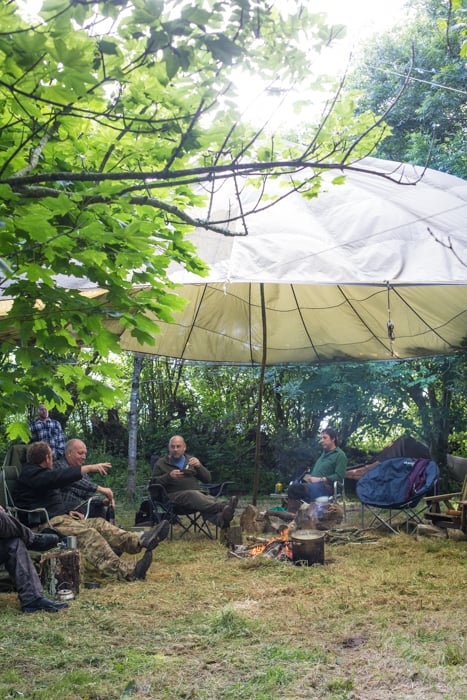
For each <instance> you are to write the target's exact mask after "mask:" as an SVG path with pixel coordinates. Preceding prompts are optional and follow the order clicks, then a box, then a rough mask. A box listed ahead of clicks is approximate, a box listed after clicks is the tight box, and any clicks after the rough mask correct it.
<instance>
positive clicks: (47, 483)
mask: <svg viewBox="0 0 467 700" xmlns="http://www.w3.org/2000/svg"><path fill="white" fill-rule="evenodd" d="M79 479H81V469H76V467H64V468H63V469H44V468H42V467H39V466H37V464H25V465H24V467H23V468H22V470H21V472H20V475H19V477H18V480H17V482H16V489H15V493H14V501H15V505H17V506H18V508H45V509H46V510H47V512H48V514H49V518H54V517H55V516H56V515H65V513H68V510H69V507H68V506H67V505H66V504H65V502H64V500H63V496H62V493H61V491H60V489H61V488H62V487H63V486H67V485H68V484H72V483H73V482H74V481H78V480H79Z"/></svg>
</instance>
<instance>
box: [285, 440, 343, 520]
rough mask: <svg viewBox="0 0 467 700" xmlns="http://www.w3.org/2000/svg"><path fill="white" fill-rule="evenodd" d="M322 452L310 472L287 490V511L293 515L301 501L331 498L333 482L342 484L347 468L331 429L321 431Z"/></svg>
mask: <svg viewBox="0 0 467 700" xmlns="http://www.w3.org/2000/svg"><path fill="white" fill-rule="evenodd" d="M320 442H321V447H322V448H323V452H322V453H321V456H320V457H318V459H317V460H316V462H315V464H314V466H313V469H312V470H311V472H306V473H305V474H304V475H303V476H302V478H301V480H300V482H298V483H297V482H292V483H291V484H290V486H289V490H288V493H287V495H288V506H287V510H289V511H290V512H291V513H295V512H296V511H297V510H298V508H299V507H300V502H301V501H306V502H307V503H311V501H316V499H317V498H321V497H323V496H332V495H333V493H334V482H335V481H339V482H341V483H343V481H344V477H345V470H346V468H347V457H346V455H345V452H343V450H341V448H340V447H338V446H337V434H336V432H335V430H333V429H332V428H325V429H324V430H322V431H321V439H320Z"/></svg>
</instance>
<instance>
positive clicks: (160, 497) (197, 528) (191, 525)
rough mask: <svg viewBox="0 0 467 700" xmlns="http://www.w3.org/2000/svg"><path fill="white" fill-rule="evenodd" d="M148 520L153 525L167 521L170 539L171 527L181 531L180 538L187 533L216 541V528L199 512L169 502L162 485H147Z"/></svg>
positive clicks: (152, 483) (171, 535)
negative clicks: (177, 527) (149, 519)
mask: <svg viewBox="0 0 467 700" xmlns="http://www.w3.org/2000/svg"><path fill="white" fill-rule="evenodd" d="M149 506H150V518H151V521H152V523H153V524H154V525H156V524H158V523H160V522H162V520H167V522H168V523H169V524H170V538H171V539H172V537H173V526H174V525H178V526H179V527H180V529H181V534H180V537H184V536H185V535H186V534H187V533H188V532H193V533H201V534H203V535H205V536H206V537H207V538H208V539H210V540H214V539H217V535H218V527H217V525H214V524H213V523H209V521H208V520H206V518H205V517H204V515H203V514H202V513H200V512H199V511H192V510H187V509H185V508H181V507H180V506H179V505H177V504H176V503H174V502H173V501H171V500H170V496H169V494H168V493H167V491H166V489H165V487H164V486H162V484H157V483H154V482H151V483H150V484H149Z"/></svg>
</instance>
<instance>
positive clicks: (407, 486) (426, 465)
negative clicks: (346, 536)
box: [356, 457, 439, 533]
mask: <svg viewBox="0 0 467 700" xmlns="http://www.w3.org/2000/svg"><path fill="white" fill-rule="evenodd" d="M438 480H439V469H438V465H437V464H436V462H433V460H430V459H421V458H418V459H416V458H413V457H401V458H396V459H388V460H386V461H384V462H380V463H379V464H377V465H376V466H374V467H372V468H371V469H370V470H369V471H367V472H366V474H364V475H363V476H362V477H361V478H360V479H359V481H358V482H357V489H356V490H357V496H358V498H359V499H360V503H361V505H362V528H364V527H365V514H366V512H369V513H370V514H371V522H370V524H369V525H368V526H367V527H369V528H371V527H375V526H376V527H378V526H379V525H383V526H384V527H387V528H388V529H389V530H390V531H391V532H393V533H397V532H398V531H399V530H398V528H399V527H400V525H401V524H402V525H405V530H406V532H409V530H410V528H411V527H413V526H416V525H418V524H420V523H422V522H423V518H422V515H423V513H424V512H425V510H426V503H425V502H424V501H423V497H424V496H425V495H427V494H429V493H433V492H435V491H436V489H437V484H438ZM420 503H421V506H420Z"/></svg>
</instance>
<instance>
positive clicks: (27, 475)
mask: <svg viewBox="0 0 467 700" xmlns="http://www.w3.org/2000/svg"><path fill="white" fill-rule="evenodd" d="M109 467H110V464H109V463H102V464H86V465H83V466H82V467H81V468H76V467H63V468H62V469H54V468H53V457H52V450H51V449H50V447H49V445H48V444H47V443H45V442H35V443H32V444H31V445H29V447H28V451H27V464H25V465H24V467H23V469H22V471H21V473H20V475H19V477H18V482H17V489H16V498H15V503H16V505H17V506H18V507H22V508H45V509H46V510H47V512H48V514H49V519H50V524H51V526H52V527H53V529H54V530H55V531H56V532H58V534H59V535H62V536H65V535H75V536H76V540H77V544H78V549H79V550H80V551H81V552H82V554H83V556H84V557H85V558H86V559H87V560H88V562H89V563H90V564H92V565H93V566H94V567H96V569H98V570H99V571H100V572H101V573H102V574H104V575H105V576H112V577H113V578H116V579H118V580H125V581H134V580H135V579H139V580H142V579H144V578H145V577H146V572H147V570H148V569H149V567H150V565H151V563H152V552H153V549H155V547H157V545H158V544H159V542H161V541H162V540H164V539H165V538H166V537H167V535H168V533H169V529H170V528H169V524H168V523H167V522H165V521H164V522H162V523H160V524H159V525H158V526H156V527H155V528H153V529H152V530H151V531H149V532H144V533H143V534H142V535H138V534H137V533H135V532H127V531H126V530H121V529H120V528H118V527H115V525H111V524H110V523H109V522H107V521H106V520H104V519H103V518H88V519H87V520H84V516H83V515H82V514H81V513H77V512H76V511H69V510H68V508H67V506H66V504H65V503H64V501H63V497H62V494H61V491H60V489H61V488H62V487H63V486H66V485H67V484H71V483H73V482H75V481H78V480H79V479H81V477H82V476H83V474H87V473H89V472H97V473H99V474H106V473H107V469H108V468H109ZM143 548H144V549H146V552H145V553H144V555H143V557H142V558H141V559H139V561H137V562H136V565H135V564H133V563H132V562H131V561H125V560H123V559H120V558H119V557H118V556H117V555H116V553H115V551H114V549H118V550H120V551H122V552H127V553H128V554H138V553H139V552H140V551H141V550H142V549H143Z"/></svg>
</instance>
